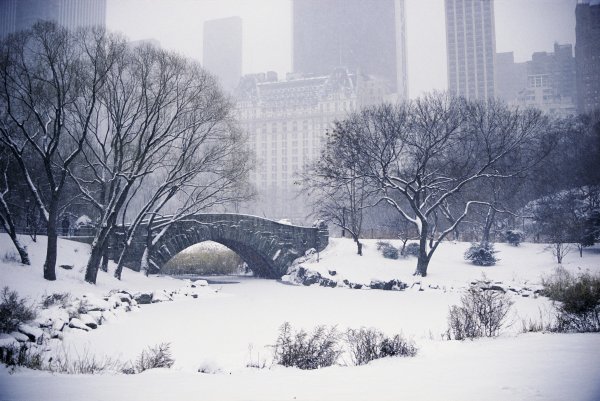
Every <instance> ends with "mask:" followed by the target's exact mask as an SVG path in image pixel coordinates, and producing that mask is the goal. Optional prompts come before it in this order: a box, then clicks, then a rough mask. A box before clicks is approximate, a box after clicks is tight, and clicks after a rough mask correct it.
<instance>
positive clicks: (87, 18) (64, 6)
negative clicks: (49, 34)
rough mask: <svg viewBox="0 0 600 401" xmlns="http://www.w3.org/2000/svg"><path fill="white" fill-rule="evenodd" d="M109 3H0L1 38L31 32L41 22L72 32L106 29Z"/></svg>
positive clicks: (13, 0)
mask: <svg viewBox="0 0 600 401" xmlns="http://www.w3.org/2000/svg"><path fill="white" fill-rule="evenodd" d="M106 1H107V0H0V35H2V36H5V35H7V34H9V33H11V32H15V31H20V30H23V29H28V28H30V27H31V26H32V25H33V24H35V23H36V22H37V21H38V20H47V21H56V22H58V23H59V24H60V25H62V26H64V27H67V28H69V29H75V28H79V27H82V26H102V27H105V26H106Z"/></svg>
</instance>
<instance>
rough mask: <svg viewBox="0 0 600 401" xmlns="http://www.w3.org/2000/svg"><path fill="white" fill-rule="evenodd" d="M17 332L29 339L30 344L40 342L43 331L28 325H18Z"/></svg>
mask: <svg viewBox="0 0 600 401" xmlns="http://www.w3.org/2000/svg"><path fill="white" fill-rule="evenodd" d="M18 330H19V332H21V333H23V334H25V335H26V336H27V337H29V341H32V342H41V341H42V338H43V337H44V331H43V330H42V329H40V328H39V327H33V326H30V325H28V324H20V325H19V328H18Z"/></svg>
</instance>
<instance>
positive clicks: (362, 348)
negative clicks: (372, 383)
mask: <svg viewBox="0 0 600 401" xmlns="http://www.w3.org/2000/svg"><path fill="white" fill-rule="evenodd" d="M346 344H347V345H348V348H349V350H350V357H351V358H352V362H353V363H354V364H355V365H364V364H367V363H369V362H370V361H372V360H374V359H379V358H385V357H389V356H415V355H416V354H417V349H416V347H415V346H414V345H413V344H412V343H409V342H407V341H406V340H404V338H402V336H400V335H399V334H397V335H395V336H394V337H391V338H390V337H386V336H385V335H384V334H383V333H382V332H380V331H379V330H376V329H372V328H371V329H366V328H364V327H361V328H360V329H358V330H355V329H348V331H346Z"/></svg>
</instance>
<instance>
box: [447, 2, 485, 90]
mask: <svg viewBox="0 0 600 401" xmlns="http://www.w3.org/2000/svg"><path fill="white" fill-rule="evenodd" d="M445 7H446V46H447V50H448V54H447V56H448V89H449V91H450V93H451V94H452V95H456V96H463V97H466V98H468V99H488V98H492V97H494V55H495V53H496V38H495V28H494V3H493V0H445Z"/></svg>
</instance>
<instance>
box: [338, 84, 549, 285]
mask: <svg viewBox="0 0 600 401" xmlns="http://www.w3.org/2000/svg"><path fill="white" fill-rule="evenodd" d="M542 124H543V119H542V118H541V116H540V113H539V112H536V111H531V110H527V111H523V112H522V111H518V110H510V109H509V108H508V107H507V106H505V105H503V104H500V103H495V102H489V103H469V102H466V101H465V100H463V99H458V98H452V97H450V96H448V95H446V94H439V93H435V94H429V95H426V96H424V97H421V98H419V99H417V100H415V101H414V102H411V103H405V104H401V105H396V106H394V105H381V106H376V107H371V108H367V109H365V110H363V111H362V112H360V113H356V114H353V115H352V116H350V117H349V118H348V119H347V120H346V121H343V122H342V123H341V125H340V128H339V131H340V135H343V136H344V137H345V139H344V140H343V141H341V142H340V146H344V147H352V148H353V149H355V150H356V152H357V155H358V161H359V166H360V168H359V170H358V171H360V174H361V175H363V176H364V177H366V178H368V179H369V180H370V181H371V182H372V185H374V186H376V187H377V188H378V189H379V193H378V195H377V197H376V202H377V203H380V202H385V203H387V204H389V205H391V206H392V207H393V208H394V209H395V210H396V211H397V212H398V213H399V214H401V215H402V216H403V217H404V218H405V219H407V220H408V221H409V222H411V223H412V224H413V225H414V227H415V228H416V230H417V232H418V236H419V257H418V261H417V268H416V271H415V274H416V275H420V276H426V275H427V267H428V266H429V262H430V260H431V257H432V256H433V254H434V252H435V250H436V249H437V247H438V246H439V244H440V243H441V241H442V240H443V239H444V238H446V237H447V236H448V235H449V234H450V233H451V232H453V231H454V230H455V229H456V228H457V227H458V226H459V225H460V223H461V222H462V221H463V220H464V219H465V217H466V216H467V215H468V214H469V211H470V210H471V208H472V207H473V206H475V205H486V206H489V205H491V201H490V200H488V199H484V198H480V197H478V196H473V197H463V196H461V195H462V194H463V193H464V192H465V189H467V188H468V187H469V186H471V185H473V184H474V183H476V182H478V181H480V180H488V179H491V178H507V177H512V176H514V175H515V174H518V173H520V172H522V171H523V169H526V168H527V167H526V166H510V165H508V166H504V165H501V163H500V162H501V161H502V160H504V159H505V158H507V157H509V156H510V155H511V154H513V153H514V152H518V151H522V149H528V147H527V146H525V145H527V143H528V141H532V140H534V137H535V136H536V134H537V133H538V131H539V130H540V129H541V127H542ZM444 219H445V220H447V221H449V224H446V225H442V224H441V223H440V222H441V221H442V220H444Z"/></svg>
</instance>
